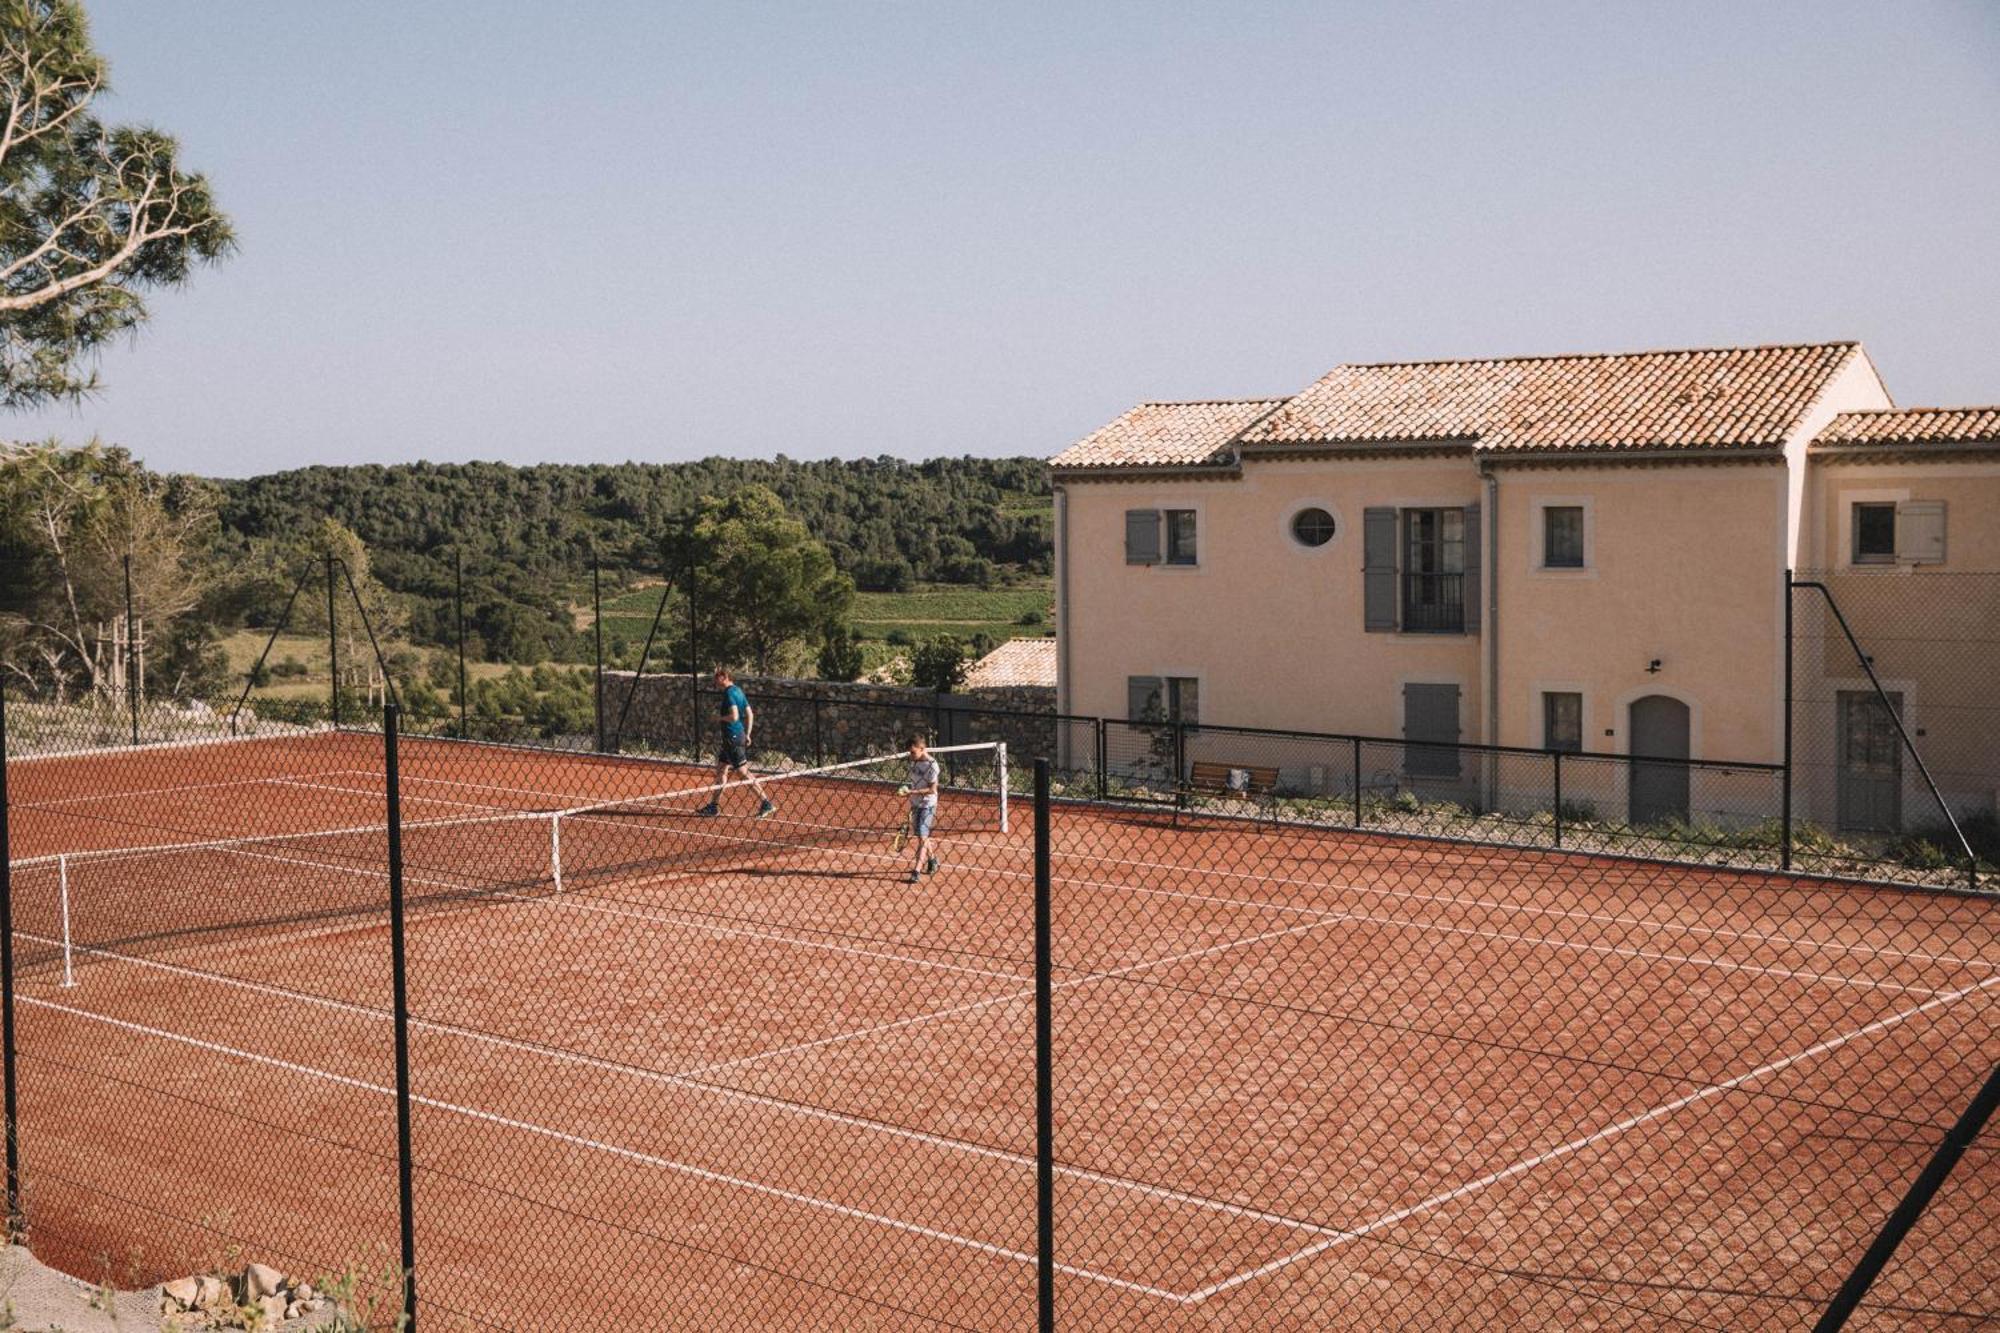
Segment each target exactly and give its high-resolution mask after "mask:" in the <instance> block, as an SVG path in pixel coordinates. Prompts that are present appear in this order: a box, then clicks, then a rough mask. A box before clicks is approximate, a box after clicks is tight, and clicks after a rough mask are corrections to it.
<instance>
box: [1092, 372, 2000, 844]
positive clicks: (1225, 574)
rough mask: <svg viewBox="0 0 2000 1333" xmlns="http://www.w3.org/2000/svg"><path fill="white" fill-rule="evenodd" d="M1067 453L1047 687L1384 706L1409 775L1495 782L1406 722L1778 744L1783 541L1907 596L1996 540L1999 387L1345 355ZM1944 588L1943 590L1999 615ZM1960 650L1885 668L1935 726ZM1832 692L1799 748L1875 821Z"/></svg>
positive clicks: (1647, 803)
mask: <svg viewBox="0 0 2000 1333" xmlns="http://www.w3.org/2000/svg"><path fill="white" fill-rule="evenodd" d="M1052 468H1053V475H1054V480H1055V487H1056V534H1057V537H1056V540H1057V615H1058V636H1057V637H1058V643H1059V645H1060V646H1059V661H1058V673H1057V674H1058V704H1059V707H1060V708H1061V709H1062V710H1063V711H1065V712H1070V713H1083V714H1095V715H1105V716H1111V717H1126V718H1138V717H1140V716H1141V715H1142V714H1143V715H1145V716H1149V717H1162V716H1164V717H1173V718H1180V719H1182V720H1184V721H1189V722H1194V721H1201V720H1205V721H1207V722H1210V723H1228V724H1234V725H1238V726H1245V727H1270V728H1295V729H1303V730H1309V731H1316V732H1332V733H1351V734H1358V735H1363V736H1370V737H1383V738H1391V739H1395V740H1399V741H1402V742H1409V743H1412V744H1407V745H1404V746H1402V747H1400V749H1401V752H1402V753H1401V757H1399V758H1397V759H1396V760H1394V762H1395V763H1398V764H1401V765H1403V766H1404V767H1406V768H1407V767H1411V766H1415V767H1417V768H1424V767H1426V766H1427V765H1428V766H1429V768H1430V770H1431V771H1428V772H1424V773H1414V774H1404V775H1403V776H1404V777H1421V778H1425V779H1427V780H1429V781H1431V782H1433V783H1441V784H1444V785H1445V786H1447V787H1449V786H1450V784H1452V783H1454V782H1466V783H1471V782H1473V781H1475V779H1476V780H1478V781H1480V782H1483V783H1484V784H1486V789H1487V794H1488V796H1489V797H1491V796H1492V795H1493V786H1494V784H1495V783H1496V782H1497V783H1502V784H1504V781H1505V779H1504V777H1496V775H1495V772H1494V771H1493V770H1492V768H1491V766H1489V768H1488V771H1486V772H1484V773H1481V774H1474V773H1472V772H1471V771H1470V766H1468V765H1467V764H1465V763H1463V762H1461V761H1459V760H1458V759H1456V758H1453V757H1451V756H1450V755H1449V754H1447V752H1446V751H1444V750H1440V749H1424V748H1422V747H1423V746H1433V747H1436V746H1450V745H1451V744H1453V743H1454V742H1480V743H1485V744H1492V745H1510V746H1523V747H1533V748H1549V749H1562V750H1565V751H1586V752H1598V753H1603V754H1607V755H1613V756H1629V755H1647V756H1657V757H1661V758H1665V759H1676V758H1687V757H1695V758H1704V757H1705V758H1715V759H1729V760H1737V761H1764V762H1776V761H1777V760H1778V759H1779V758H1780V757H1781V754H1782V749H1783V734H1784V726H1785V713H1786V710H1785V706H1784V699H1785V681H1784V649H1785V642H1786V611H1787V601H1788V593H1787V587H1786V581H1785V574H1786V571H1787V570H1788V569H1795V570H1816V571H1817V570H1824V571H1833V572H1835V573H1837V574H1838V575H1839V576H1840V577H1841V578H1842V579H1843V580H1847V581H1851V580H1856V579H1862V580H1874V581H1875V582H1874V583H1873V584H1872V585H1871V586H1872V587H1873V588H1875V589H1878V590H1879V589H1881V588H1883V587H1885V586H1894V587H1897V588H1899V589H1901V590H1903V591H1902V592H1901V593H1899V594H1898V595H1897V600H1904V599H1905V598H1906V597H1907V595H1908V594H1909V592H1910V590H1912V589H1916V590H1918V592H1919V595H1922V594H1923V593H1924V591H1925V590H1926V585H1925V584H1924V583H1923V581H1924V580H1938V579H1943V578H1946V577H1948V576H1950V575H1953V574H1957V573H1962V572H1976V573H1981V574H1993V573H1996V572H2000V409H1992V408H1984V409H1981V408H1974V409H1955V410H1949V411H1945V410H1932V411H1898V410H1896V409H1895V407H1894V403H1893V401H1892V399H1891V397H1890V395H1889V392H1888V390H1887V389H1886V388H1885V387H1884V385H1883V382H1882V380H1881V377H1880V376H1879V375H1878V374H1877V373H1876V370H1875V368H1874V366H1873V365H1872V364H1871V363H1870V361H1869V358H1868V355H1867V353H1866V351H1865V350H1864V349H1863V348H1862V347H1861V345H1860V344H1858V343H1854V342H1830V343H1815V344H1803V345H1794V346H1765V347H1729V348H1712V349H1700V350H1690V351H1662V352H1641V353H1629V354H1605V355H1582V356H1556V357H1517V358H1500V359H1490V360H1464V361H1432V362H1420V363H1400V364H1369V365H1342V366H1338V367H1336V368H1335V369H1333V370H1332V371H1330V372H1328V373H1327V374H1326V375H1325V376H1324V377H1322V378H1321V379H1319V380H1318V381H1317V382H1315V383H1313V384H1311V385H1309V386H1307V387H1306V388H1305V389H1304V390H1303V391H1302V392H1301V393H1299V394H1297V395H1296V396H1294V397H1291V398H1283V399H1246V400H1239V401H1224V402H1177V403H1142V404H1140V405H1139V406H1137V407H1134V408H1132V409H1131V410H1130V411H1128V412H1126V413H1124V414H1123V415H1121V416H1120V417H1118V418H1117V419H1116V420H1114V421H1112V422H1110V423H1108V424H1107V425H1105V426H1104V427H1102V428H1101V429H1099V430H1097V431H1095V432H1093V433H1092V434H1090V435H1089V436H1087V437H1085V438H1084V439H1082V440H1080V441H1078V442H1077V443H1076V444H1074V445H1073V446H1071V447H1070V448H1068V449H1066V450H1064V451H1063V452H1062V453H1060V454H1058V455H1057V456H1056V458H1055V459H1054V460H1053V464H1052ZM1890 581H1899V582H1894V583H1893V584H1892V583H1891V582H1890ZM1996 582H2000V581H1996V580H1994V579H1986V580H1984V581H1983V582H1981V583H1979V584H1978V585H1977V586H1978V587H1979V588H1980V589H1982V590H1984V589H1989V588H1991V587H1993V586H1996ZM1951 586H1952V587H1953V588H1954V589H1956V590H1957V592H1959V593H1961V594H1962V593H1963V592H1965V590H1966V589H1967V588H1968V587H1970V586H1972V585H1969V584H1957V585H1951ZM1943 587H1944V585H1942V584H1936V583H1933V584H1931V585H1928V591H1929V592H1930V593H1931V594H1935V595H1938V596H1939V597H1940V607H1941V610H1940V614H1943V615H1947V616H1950V615H1961V614H1962V615H1967V616H1976V617H1982V618H1990V619H2000V608H1996V607H1995V606H1993V605H1991V604H1990V601H1988V602H1982V603H1980V604H1978V605H1970V604H1965V605H1956V606H1955V605H1954V604H1953V603H1954V602H1955V601H1956V602H1963V601H1964V598H1963V597H1958V598H1953V597H1945V596H1943V594H1942V589H1943ZM1981 595H1982V596H1984V595H1985V594H1984V592H1983V591H1982V593H1981ZM1987 629H1988V630H1989V631H1990V630H1991V629H1992V626H1991V624H1988V626H1987ZM1989 637H1992V635H1991V634H1990V633H1989ZM1987 665H1988V668H1989V669H1990V667H1991V665H1992V664H1991V663H1988V664H1987ZM1851 666H1852V664H1851V663H1849V664H1846V665H1843V664H1842V663H1840V662H1838V661H1834V660H1827V661H1821V662H1814V663H1809V664H1805V665H1804V666H1802V667H1801V670H1815V671H1818V672H1819V673H1820V675H1821V677H1822V678H1823V680H1822V682H1821V683H1823V684H1827V685H1829V688H1833V687H1834V685H1835V684H1836V683H1837V680H1836V678H1842V677H1844V676H1846V675H1852V674H1856V673H1855V672H1854V671H1853V670H1852V669H1851ZM1972 670H1974V668H1973V667H1972V666H1971V665H1970V664H1969V663H1962V662H1952V663H1946V662H1943V661H1931V662H1915V661H1913V662H1906V663H1903V664H1900V665H1899V666H1897V669H1896V670H1895V671H1892V672H1889V673H1888V674H1889V675H1892V676H1894V677H1895V679H1894V680H1887V679H1885V687H1888V688H1890V689H1892V690H1894V691H1897V692H1898V693H1899V700H1898V706H1899V707H1901V708H1902V709H1903V710H1904V713H1903V717H1904V720H1905V722H1906V723H1909V724H1914V725H1917V726H1921V725H1922V724H1923V722H1924V719H1925V709H1926V708H1927V707H1928V706H1929V702H1930V700H1931V699H1932V698H1934V697H1935V698H1943V697H1945V696H1946V695H1948V694H1950V693H1951V692H1952V691H1953V690H1959V689H1965V688H1969V685H1968V683H1967V682H1965V681H1964V680H1959V681H1957V682H1946V681H1942V680H1935V679H1934V680H1930V681H1928V683H1927V682H1926V680H1924V679H1922V678H1924V677H1927V676H1931V677H1934V676H1936V675H1937V674H1938V673H1939V672H1941V671H1949V672H1955V673H1958V674H1959V675H1961V676H1963V675H1964V674H1965V673H1966V672H1969V671H1972ZM1863 684H1864V685H1865V682H1863ZM1992 687H1993V682H1992V679H1991V676H1990V674H1989V676H1988V679H1987V683H1986V687H1985V688H1986V689H1987V690H1988V691H1991V689H1992ZM1833 692H1834V695H1838V696H1840V697H1841V698H1842V699H1843V701H1844V703H1843V706H1844V707H1846V709H1847V711H1846V712H1845V713H1844V714H1841V715H1840V716H1830V717H1828V718H1827V719H1826V720H1825V721H1824V723H1823V724H1821V723H1819V722H1814V723H1812V724H1811V725H1813V726H1814V727H1816V728H1818V729H1821V730H1825V729H1829V728H1831V729H1833V731H1834V733H1835V734H1829V735H1827V736H1823V737H1822V736H1818V735H1817V734H1815V735H1814V736H1811V737H1805V738H1802V750H1801V753H1812V752H1818V751H1824V752H1825V753H1826V754H1827V755H1829V756H1834V759H1833V760H1832V761H1831V762H1832V764H1833V769H1834V771H1831V772H1829V773H1828V774H1827V775H1825V780H1824V782H1820V783H1816V782H1813V781H1807V780H1806V779H1805V778H1803V777H1802V778H1801V779H1800V800H1801V801H1802V803H1804V804H1805V805H1806V806H1807V808H1808V809H1807V812H1808V813H1809V814H1813V815H1815V816H1816V817H1818V818H1821V819H1824V820H1827V821H1828V822H1832V821H1833V819H1834V818H1835V817H1836V815H1837V814H1838V813H1839V812H1838V811H1836V810H1835V806H1836V805H1839V804H1840V802H1841V800H1842V799H1843V797H1842V793H1843V792H1844V793H1845V799H1846V801H1847V803H1848V805H1850V806H1856V807H1857V808H1856V809H1850V810H1847V811H1846V814H1847V815H1848V816H1850V817H1852V818H1853V819H1854V820H1855V821H1857V822H1859V821H1862V820H1864V819H1874V820H1876V821H1877V822H1880V821H1882V820H1883V819H1884V818H1886V817H1887V813H1886V811H1885V810H1884V809H1881V808H1877V809H1875V810H1874V811H1873V813H1872V814H1871V813H1866V812H1860V811H1859V810H1858V805H1865V804H1866V803H1867V800H1868V798H1867V797H1866V794H1865V792H1864V793H1863V794H1862V795H1861V796H1857V795H1856V792H1857V791H1860V790H1861V788H1859V787H1857V786H1855V784H1854V782H1853V781H1850V780H1849V779H1850V778H1853V777H1854V776H1855V775H1854V774H1849V773H1845V772H1843V771H1840V769H1841V763H1842V761H1841V760H1840V759H1839V758H1838V756H1840V755H1844V754H1851V755H1858V756H1860V760H1856V761H1855V763H1854V764H1850V765H1849V767H1851V768H1856V770H1857V772H1858V771H1859V769H1861V768H1868V767H1869V765H1868V764H1866V763H1862V762H1861V760H1865V759H1867V758H1868V755H1869V753H1870V751H1869V745H1868V744H1867V743H1866V742H1867V739H1868V735H1869V734H1870V731H1871V728H1875V729H1877V730H1879V724H1880V722H1881V719H1880V718H1877V717H1873V716H1872V715H1871V714H1870V712H1869V705H1868V703H1867V701H1865V700H1861V699H1859V698H1858V696H1857V697H1856V698H1853V699H1848V698H1846V697H1845V693H1844V692H1843V691H1841V690H1840V689H1837V688H1835V689H1834V691H1833ZM1850 693H1851V692H1850ZM1830 697H1832V696H1830ZM1830 711H1831V712H1834V713H1839V712H1840V709H1839V708H1833V709H1831V710H1830ZM1981 716H1982V717H1990V716H1992V714H1990V713H1985V714H1981ZM1795 717H1796V715H1795ZM1956 721H1957V722H1958V723H1959V726H1958V730H1959V731H1961V732H1963V731H1964V730H1965V729H1966V727H1967V726H1969V725H1970V723H1968V722H1967V721H1966V719H1963V718H1961V719H1956ZM1982 725H1983V724H1982ZM1932 738H1933V740H1934V741H1936V740H1938V739H1939V738H1938V737H1937V736H1936V733H1935V731H1933V733H1932ZM1218 746H1220V747H1221V748H1224V749H1226V748H1227V746H1226V745H1223V743H1221V742H1217V743H1216V744H1215V745H1211V746H1210V748H1212V749H1214V748H1217V747H1218ZM1237 748H1238V749H1241V748H1243V746H1242V745H1241V744H1240V743H1238V745H1237ZM1947 748H1949V750H1950V753H1948V754H1943V755H1942V756H1941V757H1942V763H1941V764H1940V767H1942V768H1943V769H1944V770H1946V771H1947V772H1948V774H1949V780H1948V783H1947V785H1949V786H1951V787H1952V788H1953V791H1952V793H1951V797H1950V798H1951V799H1952V800H1953V802H1954V803H1955V804H1958V803H1961V802H1962V803H1963V805H1964V806H1966V807H1969V808H1979V807H1990V806H1991V804H1992V802H1993V799H1994V790H1993V789H1994V785H1995V781H1996V779H1995V776H1994V774H1993V772H1992V771H1991V770H1992V767H1993V760H1992V758H1991V755H1992V753H1993V751H1994V750H1995V749H1996V748H2000V736H1992V735H1988V736H1983V737H1980V736H1971V735H1963V734H1961V735H1959V736H1957V737H1956V738H1954V739H1953V740H1952V741H1951V742H1950V746H1949V747H1946V746H1944V745H1942V744H1941V745H1940V750H1941V751H1943V750H1945V749H1947ZM1217 757H1220V758H1227V757H1228V756H1227V755H1222V754H1221V753H1220V750H1218V755H1217ZM1882 763H1886V764H1887V765H1888V766H1887V767H1886V768H1884V767H1882V766H1881V763H1878V764H1877V765H1876V766H1875V768H1874V769H1873V770H1871V771H1872V778H1871V780H1873V781H1876V782H1877V783H1878V785H1879V784H1881V783H1884V782H1886V783H1889V784H1891V785H1893V786H1895V787H1897V788H1898V789H1900V788H1901V786H1902V785H1903V784H1904V783H1905V782H1906V780H1907V775H1906V774H1905V773H1903V772H1902V771H1901V770H1900V768H1898V767H1897V766H1896V765H1895V763H1894V762H1893V761H1882ZM1609 767H1614V766H1610V765H1607V768H1609ZM1615 767H1622V768H1623V769H1624V770H1625V771H1624V772H1622V773H1621V774H1620V775H1619V776H1618V777H1617V778H1616V781H1617V782H1618V783H1619V784H1620V787H1619V790H1618V791H1617V793H1616V794H1615V799H1616V800H1617V801H1619V802H1620V803H1623V804H1627V805H1629V806H1630V807H1631V809H1632V813H1633V815H1634V817H1635V818H1657V817H1662V816H1672V815H1674V814H1677V813H1680V812H1683V811H1685V810H1686V808H1687V806H1688V803H1689V795H1688V791H1687V783H1688V781H1689V777H1688V774H1687V771H1686V770H1685V769H1684V768H1676V767H1675V766H1673V765H1670V764H1669V765H1654V766H1642V767H1639V768H1634V766H1632V765H1629V764H1627V765H1622V766H1615ZM1308 780H1310V781H1311V782H1313V783H1315V784H1323V783H1328V782H1334V781H1337V779H1334V778H1329V777H1326V776H1324V775H1321V774H1319V773H1317V772H1315V773H1314V774H1312V775H1310V778H1309V779H1308V777H1307V776H1306V775H1292V777H1291V778H1289V779H1288V781H1290V782H1300V783H1303V782H1306V781H1308ZM1608 780H1610V779H1607V781H1608ZM1843 783H1845V784H1846V785H1845V786H1844V787H1843ZM1817 787H1823V788H1824V790H1818V789H1813V790H1808V788H1817ZM1607 795H1609V794H1608V793H1607ZM1884 799H1886V798H1884ZM1697 803H1698V804H1708V805H1716V804H1718V803H1719V808H1723V809H1726V808H1727V807H1728V805H1729V803H1730V798H1729V797H1728V795H1727V794H1726V793H1724V794H1719V795H1716V796H1714V797H1713V798H1711V799H1710V800H1708V801H1706V802H1697ZM1754 804H1756V802H1755V801H1754V800H1752V799H1751V798H1750V797H1748V796H1746V797H1745V806H1746V808H1749V807H1750V806H1751V805H1754Z"/></svg>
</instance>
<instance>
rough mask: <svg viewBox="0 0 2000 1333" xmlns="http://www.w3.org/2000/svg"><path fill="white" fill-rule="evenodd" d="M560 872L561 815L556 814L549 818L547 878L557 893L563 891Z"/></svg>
mask: <svg viewBox="0 0 2000 1333" xmlns="http://www.w3.org/2000/svg"><path fill="white" fill-rule="evenodd" d="M562 872H563V864H562V815H561V814H559V813H558V814H553V815H550V816H549V878H550V879H552V880H553V881H554V882H555V886H556V892H557V893H561V892H562V891H563V881H562Z"/></svg>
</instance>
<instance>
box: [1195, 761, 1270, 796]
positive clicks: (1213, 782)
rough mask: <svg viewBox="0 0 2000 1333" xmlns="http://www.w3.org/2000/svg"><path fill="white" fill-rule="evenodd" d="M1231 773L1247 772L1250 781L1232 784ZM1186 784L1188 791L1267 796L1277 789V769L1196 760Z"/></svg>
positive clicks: (1224, 794) (1223, 794)
mask: <svg viewBox="0 0 2000 1333" xmlns="http://www.w3.org/2000/svg"><path fill="white" fill-rule="evenodd" d="M1231 773H1247V774H1249V775H1250V781H1249V782H1248V783H1247V784H1246V785H1244V786H1242V787H1236V786H1232V785H1230V781H1229V775H1230V774H1231ZM1187 786H1188V790H1189V791H1198V792H1208V793H1210V794H1212V795H1217V796H1269V795H1270V794H1271V793H1272V792H1274V791H1276V790H1277V789H1278V770H1277V769H1276V768H1275V767H1273V768H1266V767H1263V766H1262V765H1258V764H1212V763H1207V762H1198V763H1196V764H1195V765H1194V766H1193V767H1192V768H1191V769H1190V770H1189V771H1188V781H1187Z"/></svg>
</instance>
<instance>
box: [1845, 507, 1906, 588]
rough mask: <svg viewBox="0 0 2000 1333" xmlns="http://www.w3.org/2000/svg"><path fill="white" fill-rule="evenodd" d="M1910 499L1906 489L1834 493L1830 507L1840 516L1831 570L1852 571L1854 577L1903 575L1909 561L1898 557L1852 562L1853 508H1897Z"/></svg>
mask: <svg viewBox="0 0 2000 1333" xmlns="http://www.w3.org/2000/svg"><path fill="white" fill-rule="evenodd" d="M1909 498H1911V497H1910V489H1909V487H1907V486H1904V487H1898V488H1863V487H1858V486H1857V487H1842V488H1841V489H1840V490H1839V491H1837V492H1836V493H1835V499H1834V503H1835V504H1836V505H1837V506H1838V507H1839V515H1840V554H1839V559H1838V563H1837V564H1836V566H1835V568H1838V569H1842V570H1853V571H1855V572H1857V573H1862V572H1869V571H1874V572H1879V573H1890V572H1895V571H1903V572H1907V571H1908V570H1910V569H1911V568H1912V566H1911V564H1910V562H1909V561H1907V560H1904V559H1902V558H1901V557H1900V556H1896V557H1891V558H1890V559H1887V560H1856V559H1855V558H1854V506H1856V505H1881V504H1885V505H1899V504H1901V503H1903V501H1905V500H1908V499H1909Z"/></svg>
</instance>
